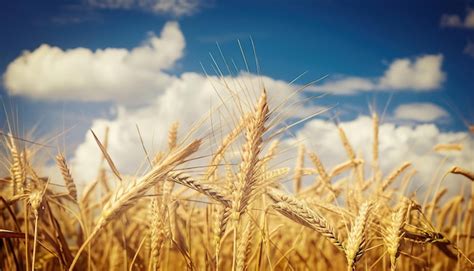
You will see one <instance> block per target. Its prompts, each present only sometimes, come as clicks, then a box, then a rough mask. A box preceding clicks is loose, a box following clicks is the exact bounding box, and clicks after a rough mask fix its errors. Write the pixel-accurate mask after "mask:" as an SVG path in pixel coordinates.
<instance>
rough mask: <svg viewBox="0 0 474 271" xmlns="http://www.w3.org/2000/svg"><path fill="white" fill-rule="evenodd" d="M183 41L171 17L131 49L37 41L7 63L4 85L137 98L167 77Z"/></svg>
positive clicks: (42, 95) (97, 97)
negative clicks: (33, 47)
mask: <svg viewBox="0 0 474 271" xmlns="http://www.w3.org/2000/svg"><path fill="white" fill-rule="evenodd" d="M184 47H185V40H184V36H183V33H182V32H181V30H180V28H179V25H178V24H177V23H175V22H169V23H167V24H165V26H164V27H163V30H162V31H161V34H160V36H159V37H158V36H156V35H155V34H153V33H150V35H149V37H148V38H147V39H146V40H145V41H144V42H143V43H142V44H141V45H140V46H137V47H135V48H133V49H131V50H127V49H123V48H106V49H98V50H96V51H92V50H90V49H87V48H75V49H69V50H63V49H61V48H58V47H54V46H50V45H47V44H43V45H41V46H40V47H39V48H37V49H36V50H34V51H32V52H30V51H26V52H24V53H23V54H22V55H21V56H19V57H18V58H16V59H15V60H14V61H13V62H11V63H10V64H9V65H8V67H7V69H6V71H5V74H4V75H3V81H4V86H5V88H6V90H7V91H8V93H9V94H10V95H21V96H26V97H30V98H35V99H42V100H80V101H117V102H122V103H141V102H145V101H147V100H148V99H150V98H151V97H154V96H156V92H160V91H162V90H163V89H164V88H165V87H166V86H167V85H169V84H170V83H171V82H172V81H173V77H172V76H170V75H169V74H167V73H166V72H165V70H166V69H170V68H172V67H173V66H174V64H175V63H176V61H177V60H178V59H180V58H181V57H182V56H183V53H184Z"/></svg>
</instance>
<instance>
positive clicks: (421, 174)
mask: <svg viewBox="0 0 474 271" xmlns="http://www.w3.org/2000/svg"><path fill="white" fill-rule="evenodd" d="M341 126H342V127H343V128H344V130H345V132H346V134H347V137H348V139H349V141H350V143H351V145H352V146H353V148H354V149H355V151H356V152H357V153H360V155H361V156H362V158H363V159H364V160H365V166H366V176H370V174H371V168H370V167H371V159H372V143H371V142H372V119H371V118H370V117H368V116H359V117H358V118H356V119H355V120H352V121H347V122H342V123H341ZM379 129H380V130H379V142H380V144H379V152H380V155H379V156H380V166H381V169H382V172H383V173H384V174H385V176H386V175H387V174H389V173H390V172H391V171H392V170H393V169H395V168H397V167H398V166H400V165H401V164H402V163H404V162H407V161H411V162H412V163H413V169H416V170H417V175H416V177H415V179H414V180H415V181H414V182H413V185H412V188H413V189H415V188H417V187H418V186H420V185H424V188H427V186H428V185H432V184H434V183H433V179H432V178H433V176H434V175H435V174H438V175H437V176H436V178H435V179H434V180H436V181H439V180H441V178H442V174H444V173H445V172H447V170H448V169H449V168H450V167H451V166H453V165H458V166H462V167H464V168H472V166H473V162H472V161H473V159H474V156H473V154H474V138H473V137H472V135H470V134H469V133H468V132H442V131H441V130H440V129H439V128H438V127H437V126H436V125H435V124H416V125H397V124H394V123H383V124H381V125H380V128H379ZM296 141H303V142H304V143H305V145H306V146H307V149H309V150H314V151H316V152H317V153H318V155H319V156H320V157H321V159H322V162H323V163H324V165H325V166H326V167H327V168H329V169H330V168H332V167H333V166H335V165H337V164H340V163H342V162H345V161H347V160H348V158H347V155H346V153H345V151H344V148H343V146H342V144H341V142H340V139H339V135H338V131H337V126H336V125H335V124H334V123H333V122H330V121H325V120H321V119H315V120H312V121H310V122H308V123H307V124H306V125H305V126H304V127H303V128H302V129H300V130H299V131H298V132H297V136H296V138H295V139H288V140H287V141H286V144H288V145H293V146H295V142H296ZM439 143H461V144H462V145H463V147H464V148H463V150H462V151H461V152H450V153H436V152H435V151H433V147H434V146H435V145H436V144H439ZM293 152H294V154H291V153H285V157H295V156H296V147H295V148H294V150H293ZM444 157H448V159H447V160H446V161H445V163H443V162H442V161H443V158H444ZM290 163H292V164H290V166H294V160H292V161H290ZM307 164H308V165H311V162H310V161H308V163H307ZM438 170H439V171H438ZM454 178H458V177H456V176H453V175H450V176H448V179H447V180H446V181H445V183H444V185H446V186H450V187H451V188H452V189H453V190H455V191H458V190H459V189H460V187H461V184H463V183H466V184H468V183H467V182H466V180H462V178H460V179H461V180H459V181H458V180H453V179H454Z"/></svg>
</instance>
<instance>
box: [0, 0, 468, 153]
mask: <svg viewBox="0 0 474 271" xmlns="http://www.w3.org/2000/svg"><path fill="white" fill-rule="evenodd" d="M139 2H140V1H135V0H78V1H73V0H69V1H59V0H58V1H24V0H19V1H7V2H6V3H4V4H3V5H2V9H1V10H0V18H1V19H0V22H1V24H0V36H1V37H2V41H3V42H1V43H0V71H1V73H2V74H3V80H2V81H3V82H2V84H1V85H0V94H1V95H2V97H3V100H4V102H5V103H6V104H7V107H9V106H10V104H13V105H14V107H15V108H17V109H18V112H19V115H20V119H21V122H22V128H23V129H24V130H28V129H29V128H30V127H33V125H34V124H38V123H39V124H40V125H39V128H38V131H37V134H38V135H41V134H44V133H51V131H61V129H64V127H73V126H74V127H75V128H74V132H71V133H70V134H69V135H68V137H69V140H70V141H71V144H73V146H78V145H80V144H81V142H82V141H83V139H84V134H85V133H86V131H87V129H89V128H90V127H91V126H94V125H95V124H96V123H98V122H100V120H104V121H105V120H111V121H113V120H114V119H116V118H118V117H117V114H120V113H117V112H120V110H122V109H123V110H125V111H126V112H132V113H136V112H137V111H138V110H140V109H141V108H145V107H146V106H150V105H149V104H147V105H144V104H146V99H144V101H141V100H140V99H137V100H139V101H138V102H137V103H134V104H133V105H130V103H129V102H128V101H127V100H126V99H128V100H130V97H134V96H133V95H136V96H135V97H139V96H140V95H141V93H143V95H148V96H146V97H150V99H152V98H153V99H155V98H156V97H160V95H162V93H165V92H166V91H165V90H164V89H166V87H165V86H166V84H167V83H166V84H165V83H163V82H176V80H178V81H179V80H183V81H184V79H183V78H181V76H182V75H183V74H186V73H190V74H199V73H202V68H201V63H202V64H203V65H204V66H205V67H207V68H210V67H211V66H212V62H211V60H210V57H209V53H210V52H211V53H212V54H214V55H218V54H219V53H218V50H217V48H216V42H218V43H219V44H220V46H221V48H222V50H223V52H224V55H225V57H226V58H227V59H228V60H229V59H231V58H232V59H235V60H236V62H237V66H239V68H244V63H243V62H242V60H241V57H240V50H239V47H238V44H237V40H241V41H242V43H243V45H244V48H246V50H247V53H248V56H250V57H251V45H250V42H249V37H252V38H253V40H254V42H255V44H256V48H257V56H258V59H259V62H260V65H261V73H262V74H263V75H265V76H268V77H269V78H271V79H272V80H283V81H286V82H289V81H291V80H292V79H294V78H295V77H296V76H298V75H299V74H301V73H303V72H306V74H305V75H304V77H303V78H302V79H300V80H299V81H298V83H299V84H304V83H306V82H309V81H312V80H314V79H317V78H321V77H323V76H326V75H328V77H327V78H326V79H325V80H324V81H322V82H321V83H319V87H318V85H317V86H316V87H314V88H312V89H311V88H310V89H309V90H308V91H306V92H304V94H303V96H311V95H313V96H314V95H319V94H321V93H326V92H328V94H329V95H327V96H325V97H324V98H323V99H318V100H317V101H316V102H317V104H318V105H323V106H335V108H334V109H333V110H332V111H331V114H329V115H328V116H329V117H330V116H332V115H334V114H339V117H340V118H341V119H342V120H348V121H349V120H353V119H355V118H357V117H358V116H360V115H367V114H369V113H370V112H369V106H368V105H369V104H372V103H373V102H374V101H375V105H376V110H377V112H379V113H382V111H383V109H384V106H385V104H386V102H387V101H388V100H389V99H390V97H391V96H392V95H393V97H392V98H391V102H390V105H389V108H388V110H387V113H386V121H387V122H393V123H396V124H404V125H406V124H407V125H419V124H423V123H434V124H435V125H436V127H437V128H438V129H440V131H446V132H448V131H464V130H466V123H468V124H472V122H473V118H474V109H473V107H472V104H473V103H474V93H473V88H474V12H473V11H472V10H471V7H474V3H471V1H457V0H450V1H429V2H427V1H375V0H374V1H372V0H370V1H357V3H356V2H355V1H338V0H320V1H303V0H297V1H280V0H274V1H218V0H213V1H208V0H202V1H201V0H186V1H171V0H147V1H142V2H141V3H142V4H138V3H139ZM143 3H145V4H143ZM183 3H184V4H183ZM470 15H472V18H471V17H470ZM470 19H472V21H471V20H470ZM169 22H172V24H173V27H174V28H173V27H172V28H173V29H174V30H173V31H175V32H176V31H177V34H176V33H175V34H176V35H175V36H173V38H174V39H176V40H172V41H170V42H169V44H171V45H170V47H171V49H170V48H168V49H169V50H172V51H173V48H172V47H173V46H174V45H173V44H172V42H175V41H176V42H178V43H179V44H180V45H182V46H183V48H182V49H179V50H178V49H176V50H174V51H173V53H174V54H176V55H174V56H173V58H172V59H171V60H170V61H171V62H170V63H165V64H163V63H162V64H159V65H158V66H157V67H154V68H153V69H150V70H146V72H149V71H156V72H157V74H161V75H163V78H164V79H163V80H164V81H163V82H162V85H160V87H157V88H156V89H153V86H147V85H141V84H138V85H136V80H135V79H134V80H135V81H133V80H132V81H125V83H126V86H130V89H126V87H124V89H122V90H121V91H122V92H127V91H128V94H127V93H125V94H124V93H121V95H122V94H123V95H124V96H123V97H128V98H123V99H121V100H120V99H117V98H116V97H115V96H117V95H115V94H114V93H113V92H111V93H109V94H103V95H98V96H100V97H91V95H95V94H97V93H98V92H101V91H102V89H103V88H104V86H103V85H100V86H97V89H94V87H95V85H94V84H93V83H89V82H87V83H84V82H81V84H80V85H81V86H84V85H85V86H87V89H80V88H76V91H78V90H79V91H82V90H83V91H84V95H83V96H80V95H72V96H71V93H70V92H69V93H68V91H69V90H70V89H69V88H68V87H69V85H68V84H74V83H77V82H75V81H74V78H75V77H77V78H79V79H81V80H86V81H87V80H89V78H93V79H94V78H95V77H93V76H95V75H90V74H89V75H83V74H81V72H86V73H87V63H86V64H84V65H86V68H83V69H76V68H75V67H67V71H68V72H69V71H70V72H69V73H68V77H70V78H65V81H64V82H60V83H57V82H54V83H51V84H49V83H48V80H49V79H48V78H50V77H49V76H51V77H55V76H59V75H60V74H61V73H60V72H61V69H62V68H61V67H62V66H60V65H62V64H61V63H63V62H61V61H62V59H61V58H60V57H64V58H66V57H67V56H70V55H69V54H68V53H67V52H68V50H77V48H85V49H86V50H88V51H89V52H91V56H90V61H92V62H91V63H96V64H97V63H98V62H94V61H95V60H94V58H98V56H97V55H96V54H94V52H96V50H98V49H106V48H121V50H124V52H125V51H127V52H131V51H132V49H133V48H135V47H141V46H142V47H143V44H145V43H146V42H147V41H149V40H152V38H153V37H157V38H160V33H161V32H162V31H164V29H165V28H166V26H165V25H167V23H169ZM175 23H176V26H175V25H174V24H175ZM170 31H171V30H170ZM151 33H154V34H151ZM181 36H182V37H183V38H184V41H181V40H180V37H181ZM163 39H165V38H163ZM181 43H183V44H181ZM43 44H46V45H47V46H48V47H46V48H45V49H44V52H43V51H42V52H43V53H44V54H43V55H42V56H44V55H47V56H50V55H52V54H53V51H54V50H53V49H52V48H53V47H55V48H56V47H57V49H58V50H60V51H61V52H63V53H64V52H66V53H64V54H63V55H61V56H60V57H58V59H56V60H55V61H56V62H54V63H53V64H51V63H52V62H51V61H49V60H48V59H49V58H47V57H44V58H41V59H40V60H37V62H34V63H35V65H33V64H31V63H32V62H28V63H29V64H25V63H23V64H22V61H23V62H24V61H25V59H24V58H23V57H22V52H24V51H25V50H27V51H29V52H30V53H37V54H38V55H39V54H40V50H39V47H40V46H41V45H43ZM470 45H471V46H470ZM48 54H50V55H48ZM157 54H159V52H158V53H157ZM156 56H157V57H161V56H158V55H156ZM425 60H426V61H425ZM15 61H16V62H15ZM30 61H31V59H30ZM41 61H42V62H41ZM81 61H82V60H81ZM140 61H142V60H140ZM418 62H419V63H418ZM13 63H16V64H15V65H14V64H13ZM74 63H78V62H74ZM81 63H82V62H81ZM417 63H418V64H420V65H419V66H420V67H418V66H417V65H418V64H417ZM142 64H143V63H141V64H140V65H142ZM145 64H146V65H149V64H150V63H145ZM51 65H56V66H51ZM150 65H151V64H150ZM160 65H161V66H160ZM33 66H34V67H33ZM92 66H93V65H92V64H91V68H93V67H92ZM13 67H15V71H16V72H13V70H14V69H13ZM52 67H53V68H52ZM54 67H55V68H56V70H58V71H57V72H58V73H57V74H55V72H54V70H55V69H54ZM58 67H59V68H58ZM103 67H108V66H103ZM397 67H398V68H397ZM9 68H10V69H9ZM391 68H393V71H392V72H390V71H391ZM396 68H397V69H396ZM35 69H39V70H35ZM48 70H51V72H47V73H46V74H43V72H45V71H48ZM107 70H108V69H107ZM38 71H41V72H40V73H41V75H38V74H39V72H38ZM95 71H102V70H100V69H98V70H94V72H95ZM251 71H252V72H255V68H251ZM103 72H104V73H105V72H107V71H103ZM35 74H36V75H37V76H36V77H35ZM88 76H89V77H88ZM91 76H92V77H91ZM111 76H112V78H113V76H114V75H111ZM126 76H127V75H126ZM137 76H144V75H143V74H140V75H137ZM400 76H401V79H400ZM71 78H72V79H71ZM137 78H141V77H137ZM170 78H171V79H170ZM66 79H67V80H66ZM79 79H78V80H79ZM120 79H121V78H120ZM165 79H166V80H168V81H166V80H165ZM348 79H351V80H353V79H355V80H356V82H355V83H354V81H351V80H349V81H347V80H348ZM124 80H125V79H124ZM169 80H171V81H169ZM334 83H336V85H335V86H334ZM344 83H346V84H344ZM352 83H354V84H356V83H357V84H356V85H354V84H352ZM57 84H61V85H60V86H58V85H57ZM134 84H135V85H134ZM157 84H158V83H157ZM341 84H342V85H341ZM347 84H350V85H351V86H353V87H354V86H355V87H354V88H355V89H352V90H347V89H345V86H347ZM359 84H361V85H362V86H359ZM158 85H159V84H158ZM38 86H41V87H38ZM331 86H332V87H333V89H332V91H327V90H328V89H330V87H331ZM358 86H359V87H358ZM108 87H110V86H105V88H107V89H108ZM334 87H336V88H337V89H336V90H334ZM40 88H41V90H39V89H40ZM137 88H150V89H151V90H152V91H151V92H150V91H148V92H145V91H143V92H140V91H141V90H140V89H137ZM160 88H161V89H160ZM360 88H362V90H361V89H360ZM167 91H169V90H167ZM117 93H118V92H117ZM130 93H132V94H130ZM133 93H136V94H133ZM150 93H151V94H150ZM348 93H349V94H348ZM107 95H109V96H107ZM114 95H115V96H114ZM127 95H128V96H127ZM130 95H132V96H130ZM165 107H166V106H165ZM2 114H3V113H2ZM418 114H421V115H420V117H418ZM132 115H133V114H132ZM173 116H174V115H173ZM5 119H6V118H5V116H4V115H2V118H1V121H2V123H1V125H0V127H2V129H6V124H5ZM132 128H133V127H132ZM73 148H74V147H73Z"/></svg>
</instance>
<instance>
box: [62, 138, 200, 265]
mask: <svg viewBox="0 0 474 271" xmlns="http://www.w3.org/2000/svg"><path fill="white" fill-rule="evenodd" d="M200 144H201V140H195V141H193V142H192V143H190V144H189V145H187V146H186V147H184V148H181V149H179V150H177V151H174V152H172V153H171V154H170V155H169V156H168V157H166V158H165V159H164V160H162V161H161V162H160V163H159V164H157V165H156V166H155V167H154V168H153V169H152V170H151V171H150V172H149V173H148V174H146V175H145V176H143V177H141V178H140V179H139V180H136V181H135V182H133V183H131V184H128V185H124V184H122V185H121V186H120V187H119V188H118V189H117V190H116V191H115V193H114V194H113V195H112V197H111V198H110V200H109V201H108V202H107V203H106V204H105V205H104V208H103V211H102V214H101V216H100V218H99V221H98V222H97V224H96V226H95V228H94V230H93V231H92V233H91V234H90V235H89V237H88V238H87V239H86V241H85V242H84V243H83V244H82V246H81V247H80V248H79V250H78V252H77V254H76V256H75V258H74V260H73V262H72V264H71V266H70V267H69V270H74V266H75V265H76V263H77V261H78V259H79V256H80V254H81V253H82V251H83V250H84V248H85V247H86V245H87V244H88V243H89V242H90V241H91V240H92V239H93V238H94V237H95V236H96V235H97V234H98V233H99V231H100V230H101V229H103V228H104V227H105V226H106V225H107V224H108V223H109V222H110V221H112V220H113V219H115V218H117V217H118V216H120V215H121V214H123V213H124V212H125V211H126V210H128V209H129V208H130V207H131V206H132V205H133V203H134V202H135V201H136V200H137V199H138V198H140V197H142V196H143V195H144V194H145V193H146V192H147V191H148V190H149V189H150V188H151V187H152V186H154V185H155V184H156V183H157V182H158V181H159V180H162V179H163V178H164V177H165V176H166V175H167V174H168V173H169V172H170V171H171V170H173V168H174V167H176V166H177V165H179V164H180V163H182V162H183V160H184V159H185V158H186V157H188V156H190V155H191V154H193V153H195V152H196V151H197V150H198V148H199V146H200Z"/></svg>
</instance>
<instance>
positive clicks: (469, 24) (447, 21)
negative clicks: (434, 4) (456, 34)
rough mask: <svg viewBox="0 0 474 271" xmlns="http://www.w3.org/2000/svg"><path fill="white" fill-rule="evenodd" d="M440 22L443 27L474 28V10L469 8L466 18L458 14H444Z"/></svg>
mask: <svg viewBox="0 0 474 271" xmlns="http://www.w3.org/2000/svg"><path fill="white" fill-rule="evenodd" d="M440 24H441V26H442V27H456V28H474V10H473V9H469V10H468V11H467V14H466V17H465V18H464V20H463V19H462V18H461V16H459V15H457V14H443V15H442V16H441V23H440Z"/></svg>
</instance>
